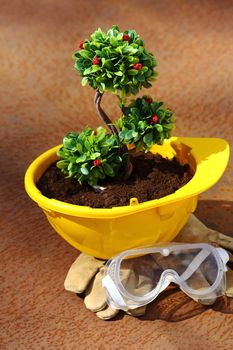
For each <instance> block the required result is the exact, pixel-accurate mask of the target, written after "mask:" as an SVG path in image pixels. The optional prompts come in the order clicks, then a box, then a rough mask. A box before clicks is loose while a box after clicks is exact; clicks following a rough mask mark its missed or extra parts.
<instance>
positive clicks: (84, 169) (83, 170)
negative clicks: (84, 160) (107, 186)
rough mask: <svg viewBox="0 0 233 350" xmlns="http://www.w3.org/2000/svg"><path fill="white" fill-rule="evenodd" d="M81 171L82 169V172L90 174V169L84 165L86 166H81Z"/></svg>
mask: <svg viewBox="0 0 233 350" xmlns="http://www.w3.org/2000/svg"><path fill="white" fill-rule="evenodd" d="M80 171H81V173H82V174H83V175H88V174H89V170H88V169H87V168H86V167H84V166H82V167H81V169H80Z"/></svg>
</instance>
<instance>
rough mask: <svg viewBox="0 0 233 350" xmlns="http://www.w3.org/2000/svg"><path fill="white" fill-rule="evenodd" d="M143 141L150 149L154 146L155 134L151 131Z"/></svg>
mask: <svg viewBox="0 0 233 350" xmlns="http://www.w3.org/2000/svg"><path fill="white" fill-rule="evenodd" d="M143 141H144V142H145V144H146V145H147V146H149V147H150V145H152V144H153V132H152V131H150V132H149V133H148V134H146V135H145V136H144V137H143Z"/></svg>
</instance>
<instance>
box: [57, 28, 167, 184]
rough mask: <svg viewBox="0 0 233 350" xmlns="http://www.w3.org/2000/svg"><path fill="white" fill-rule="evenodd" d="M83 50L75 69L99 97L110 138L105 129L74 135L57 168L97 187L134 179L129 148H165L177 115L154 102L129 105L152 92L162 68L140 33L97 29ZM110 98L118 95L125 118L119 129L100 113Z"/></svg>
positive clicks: (67, 139) (76, 56) (98, 105)
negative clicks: (106, 96)
mask: <svg viewBox="0 0 233 350" xmlns="http://www.w3.org/2000/svg"><path fill="white" fill-rule="evenodd" d="M79 48H80V50H79V51H77V52H75V53H74V55H73V58H74V61H75V63H74V68H75V69H76V70H77V71H78V72H79V74H80V76H81V77H82V85H83V86H85V85H86V84H87V83H89V85H90V86H91V87H92V88H93V89H94V90H95V91H96V93H95V97H94V103H95V107H96V109H97V112H98V114H99V116H100V117H101V119H102V120H103V122H104V123H105V125H106V126H107V127H108V129H109V130H110V132H111V134H108V133H107V132H106V130H105V129H104V128H101V127H99V128H98V129H97V130H96V131H94V130H93V129H91V128H87V129H85V130H84V131H82V132H81V133H80V134H78V133H75V132H71V133H69V134H68V135H66V136H65V138H64V140H63V146H62V147H61V149H60V150H59V151H58V156H59V157H60V158H61V160H59V161H58V162H57V166H58V167H59V168H60V169H61V170H62V171H63V172H64V173H65V174H67V176H68V177H74V178H76V179H77V180H78V181H79V182H80V183H83V182H84V181H87V182H88V183H89V184H90V185H91V186H96V185H97V184H98V182H99V181H100V180H103V179H104V178H105V177H107V176H111V177H115V176H118V175H119V172H125V174H126V176H130V173H131V171H132V166H131V162H130V157H129V152H128V148H127V145H128V144H132V143H133V144H134V145H135V146H136V148H137V150H139V151H148V150H149V149H150V148H151V146H152V145H153V144H154V143H157V144H161V143H162V142H163V141H164V139H166V138H169V137H170V134H171V130H172V128H173V112H172V111H171V110H169V109H166V108H165V107H164V105H163V102H158V101H153V100H152V98H151V97H150V96H143V97H142V98H137V99H136V100H133V101H132V102H131V103H130V104H129V105H128V106H127V104H126V102H127V97H128V96H130V95H136V94H137V93H138V92H139V91H140V90H141V89H142V88H150V87H151V82H152V81H154V80H155V78H156V76H157V72H156V70H155V68H156V66H157V62H156V60H155V58H154V56H153V54H152V53H150V52H148V51H147V50H146V49H145V46H144V42H143V41H142V39H141V38H140V37H139V35H138V34H137V33H136V31H135V30H128V31H125V32H121V31H120V29H119V28H118V27H117V26H113V27H112V28H111V29H110V30H108V31H107V32H106V33H105V32H103V31H102V30H101V29H98V30H97V31H95V32H94V33H93V34H92V35H91V37H90V38H89V39H86V40H84V41H81V42H80V45H79ZM105 92H111V93H113V94H116V95H117V97H118V99H119V103H120V107H121V109H122V112H123V115H122V116H121V117H120V118H119V119H118V120H117V121H116V122H115V123H113V122H112V121H111V120H110V118H109V117H108V116H107V114H106V113H105V111H104V110H103V108H102V107H101V100H102V97H103V94H104V93H105Z"/></svg>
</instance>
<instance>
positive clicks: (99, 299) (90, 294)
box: [84, 268, 106, 312]
mask: <svg viewBox="0 0 233 350" xmlns="http://www.w3.org/2000/svg"><path fill="white" fill-rule="evenodd" d="M103 277H104V268H101V269H100V271H99V272H98V273H97V275H96V276H95V277H94V278H93V280H92V282H91V283H90V285H89V286H88V288H87V290H86V293H85V298H84V303H85V305H86V308H87V309H89V310H91V311H93V312H97V311H100V310H102V309H104V308H105V307H106V294H105V291H104V288H103V286H102V279H103Z"/></svg>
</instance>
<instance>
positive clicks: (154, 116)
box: [151, 115, 159, 124]
mask: <svg viewBox="0 0 233 350" xmlns="http://www.w3.org/2000/svg"><path fill="white" fill-rule="evenodd" d="M158 120H159V117H158V116H157V115H153V117H152V118H151V124H156V123H157V122H158Z"/></svg>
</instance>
